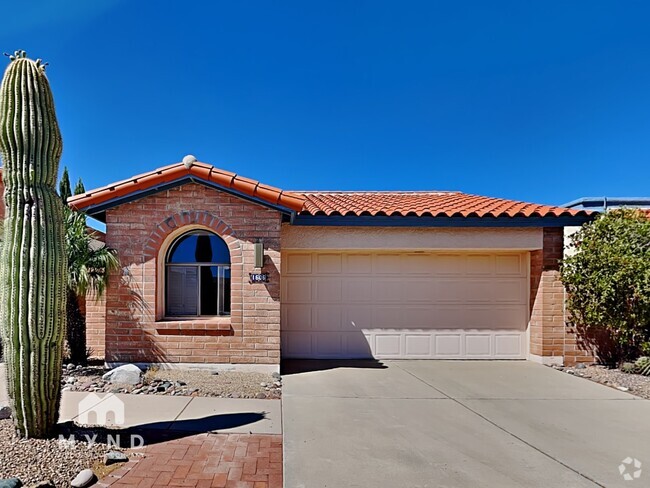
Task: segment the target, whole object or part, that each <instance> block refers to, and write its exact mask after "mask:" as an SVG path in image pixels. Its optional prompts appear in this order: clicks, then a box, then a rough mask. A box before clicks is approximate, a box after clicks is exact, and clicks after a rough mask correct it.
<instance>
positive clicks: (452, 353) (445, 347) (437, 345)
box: [433, 332, 464, 359]
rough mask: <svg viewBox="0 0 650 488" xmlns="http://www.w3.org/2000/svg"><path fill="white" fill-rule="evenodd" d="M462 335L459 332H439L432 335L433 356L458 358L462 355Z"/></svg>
mask: <svg viewBox="0 0 650 488" xmlns="http://www.w3.org/2000/svg"><path fill="white" fill-rule="evenodd" d="M462 342H463V337H462V335H461V334H460V333H458V332H457V333H448V334H445V333H440V334H436V335H435V336H434V337H433V343H434V356H435V357H440V358H452V359H458V358H461V357H462V356H463V349H464V348H463V345H462Z"/></svg>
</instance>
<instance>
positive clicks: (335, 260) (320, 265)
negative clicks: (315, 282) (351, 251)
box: [316, 254, 343, 275]
mask: <svg viewBox="0 0 650 488" xmlns="http://www.w3.org/2000/svg"><path fill="white" fill-rule="evenodd" d="M342 271H343V255H341V254H317V255H316V272H317V273H318V274H325V275H328V274H330V275H331V274H334V275H337V274H338V275H340V274H341V272H342Z"/></svg>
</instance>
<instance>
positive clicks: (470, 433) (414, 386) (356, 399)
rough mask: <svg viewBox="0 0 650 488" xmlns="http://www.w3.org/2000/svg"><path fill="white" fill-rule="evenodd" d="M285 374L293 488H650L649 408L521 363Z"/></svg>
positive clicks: (350, 367)
mask: <svg viewBox="0 0 650 488" xmlns="http://www.w3.org/2000/svg"><path fill="white" fill-rule="evenodd" d="M283 368H284V370H283V425H284V450H285V453H284V454H285V456H284V462H285V471H284V472H285V488H318V487H328V488H340V487H343V486H345V487H372V488H382V487H387V488H388V487H390V488H394V487H398V486H399V487H413V488H415V487H436V488H440V487H455V488H456V487H471V488H476V487H499V488H503V487H530V488H532V487H544V488H549V487H555V486H557V487H563V488H565V487H594V486H607V487H612V486H627V487H634V486H637V485H638V486H649V485H650V401H646V400H642V399H639V398H637V397H634V396H632V395H629V394H627V393H623V392H620V391H618V390H615V389H611V388H607V387H605V386H601V385H598V384H595V383H592V382H590V381H588V380H585V379H581V378H575V377H572V376H570V375H567V374H565V373H561V372H558V371H555V370H553V369H550V368H547V367H544V366H540V365H537V364H533V363H529V362H523V361H521V362H519V361H512V362H506V361H503V362H499V361H486V362H478V361H458V362H452V361H384V362H374V361H359V362H348V363H347V364H344V363H339V364H337V363H333V362H318V361H314V362H311V361H304V362H296V361H294V362H287V363H286V364H285V365H284V366H283ZM628 457H631V458H636V459H638V460H639V461H641V462H642V463H643V466H642V472H641V475H640V477H639V478H637V479H633V480H632V481H625V480H624V478H623V475H621V474H620V473H619V465H621V461H622V460H624V459H626V458H628ZM634 471H636V470H635V468H634V467H628V468H627V469H626V471H625V472H624V473H623V474H626V473H628V472H629V473H630V474H632V475H633V473H634Z"/></svg>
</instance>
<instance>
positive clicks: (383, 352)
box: [375, 334, 402, 357]
mask: <svg viewBox="0 0 650 488" xmlns="http://www.w3.org/2000/svg"><path fill="white" fill-rule="evenodd" d="M401 337H402V336H401V335H399V334H382V335H378V336H377V337H376V338H375V348H376V349H375V354H376V355H377V356H382V357H391V356H393V357H398V356H401V354H400V353H401V349H400V339H401Z"/></svg>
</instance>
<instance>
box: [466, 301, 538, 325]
mask: <svg viewBox="0 0 650 488" xmlns="http://www.w3.org/2000/svg"><path fill="white" fill-rule="evenodd" d="M522 321H524V322H523V323H525V321H526V313H525V312H524V311H522V309H521V307H520V306H517V305H512V306H500V307H489V306H475V305H474V306H468V307H466V308H465V310H464V322H465V328H470V329H494V328H498V329H521V324H522Z"/></svg>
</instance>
